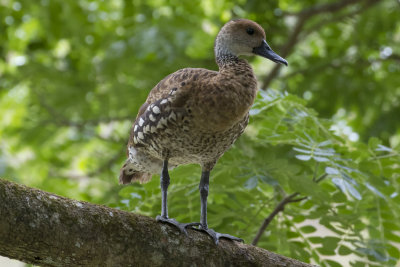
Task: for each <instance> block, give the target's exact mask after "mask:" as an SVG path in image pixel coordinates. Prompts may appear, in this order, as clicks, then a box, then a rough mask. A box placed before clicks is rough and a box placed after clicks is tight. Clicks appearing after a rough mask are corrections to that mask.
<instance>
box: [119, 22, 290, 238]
mask: <svg viewBox="0 0 400 267" xmlns="http://www.w3.org/2000/svg"><path fill="white" fill-rule="evenodd" d="M214 54H215V61H216V63H217V65H218V71H213V70H208V69H203V68H184V69H180V70H178V71H176V72H174V73H172V74H169V75H168V76H166V77H165V78H164V79H162V80H161V81H160V82H159V83H158V84H157V85H156V86H155V87H154V88H153V89H152V90H151V91H150V93H149V95H148V97H147V99H146V101H145V102H144V104H143V105H142V106H141V107H140V109H139V111H138V114H137V116H136V119H135V121H134V123H133V125H132V129H131V131H130V137H129V141H128V145H127V159H126V161H125V163H124V164H123V166H122V168H121V171H120V175H119V182H120V183H121V184H129V183H131V182H140V183H146V182H148V181H150V180H151V178H152V176H153V175H154V174H160V186H161V215H158V216H157V217H156V220H157V221H159V222H162V223H167V224H171V225H174V226H175V227H177V228H178V229H179V230H180V231H181V232H183V233H185V234H186V235H187V230H186V229H188V228H194V229H197V230H201V231H203V232H205V233H206V234H208V235H209V236H210V237H211V238H212V239H213V240H214V242H215V243H216V244H218V242H219V240H220V239H221V238H225V239H228V240H233V241H241V242H242V241H243V240H242V239H241V238H238V237H235V236H232V235H229V234H223V233H218V232H216V231H214V230H213V229H211V228H209V227H208V224H207V197H208V194H209V181H210V172H211V170H212V169H213V168H214V166H215V164H216V163H217V161H218V159H219V158H220V157H221V156H222V155H223V154H224V153H225V152H226V151H227V150H228V149H229V148H230V147H231V146H232V144H233V143H234V142H235V141H236V140H237V139H238V137H239V136H240V135H241V134H242V133H243V132H244V130H245V128H246V126H247V124H248V123H249V110H250V108H251V106H252V105H253V103H254V100H255V98H256V94H257V88H258V87H257V78H256V76H255V74H254V72H253V69H252V67H251V65H250V64H249V63H248V61H247V60H246V59H244V58H242V56H254V55H256V56H261V57H264V58H267V59H269V60H271V61H273V62H275V63H280V64H284V65H286V66H287V65H288V62H287V61H286V60H285V59H283V58H282V57H280V56H279V55H278V54H277V53H275V52H274V51H273V50H272V49H271V47H270V46H269V45H268V43H267V41H266V35H265V31H264V29H263V28H262V27H261V26H260V25H259V24H257V23H256V22H254V21H251V20H248V19H234V20H231V21H229V22H227V23H226V24H225V25H224V26H223V27H222V28H221V30H220V31H219V33H218V35H217V37H216V39H215V43H214ZM185 164H199V165H200V166H201V170H202V171H201V176H200V183H199V192H200V202H201V210H200V221H199V222H191V223H180V222H178V221H176V220H175V219H173V218H170V217H169V216H168V205H167V192H168V186H169V184H170V175H169V170H171V169H173V168H175V167H177V166H179V165H185Z"/></svg>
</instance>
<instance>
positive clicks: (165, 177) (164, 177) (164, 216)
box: [156, 160, 200, 235]
mask: <svg viewBox="0 0 400 267" xmlns="http://www.w3.org/2000/svg"><path fill="white" fill-rule="evenodd" d="M169 182H170V178H169V173H168V160H164V162H163V168H162V171H161V177H160V184H161V215H158V216H157V217H156V220H157V221H158V222H164V223H169V224H172V225H175V226H176V227H178V228H179V230H181V232H183V233H184V234H186V235H187V231H186V228H187V227H190V226H197V225H200V223H179V222H177V221H176V220H175V219H172V218H168V206H167V190H168V186H169Z"/></svg>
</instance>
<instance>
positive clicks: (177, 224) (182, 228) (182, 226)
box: [156, 215, 200, 236]
mask: <svg viewBox="0 0 400 267" xmlns="http://www.w3.org/2000/svg"><path fill="white" fill-rule="evenodd" d="M156 221H157V222H163V223H169V224H172V225H174V226H175V227H177V228H178V229H179V230H180V231H181V232H182V233H184V234H185V235H186V236H188V233H187V231H186V228H188V227H192V226H199V225H200V223H196V222H193V223H180V222H178V221H177V220H175V219H173V218H165V217H162V216H160V215H158V216H157V217H156Z"/></svg>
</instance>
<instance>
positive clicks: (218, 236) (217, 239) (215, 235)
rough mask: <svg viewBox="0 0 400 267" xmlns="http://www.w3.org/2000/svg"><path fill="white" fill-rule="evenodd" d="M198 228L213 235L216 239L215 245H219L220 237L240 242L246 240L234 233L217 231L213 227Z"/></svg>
mask: <svg viewBox="0 0 400 267" xmlns="http://www.w3.org/2000/svg"><path fill="white" fill-rule="evenodd" d="M198 230H200V231H203V232H206V233H207V234H208V235H209V236H211V238H212V239H213V240H214V243H215V245H218V243H219V239H220V238H226V239H230V240H232V241H238V242H244V241H243V239H241V238H239V237H236V236H233V235H228V234H221V233H218V232H215V231H214V230H213V229H209V228H207V229H204V228H201V227H200V228H198Z"/></svg>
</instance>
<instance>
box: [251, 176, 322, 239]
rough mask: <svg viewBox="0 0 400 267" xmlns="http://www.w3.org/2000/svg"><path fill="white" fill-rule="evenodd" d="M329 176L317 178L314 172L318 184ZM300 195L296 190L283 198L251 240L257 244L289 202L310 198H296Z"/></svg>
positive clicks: (314, 179)
mask: <svg viewBox="0 0 400 267" xmlns="http://www.w3.org/2000/svg"><path fill="white" fill-rule="evenodd" d="M327 176H328V174H327V173H324V174H322V175H320V176H319V177H318V178H315V177H316V176H315V174H314V177H313V181H314V182H315V183H317V184H318V183H319V182H321V181H322V180H324V179H325V178H326V177H327ZM298 195H300V193H299V192H294V193H293V194H291V195H288V196H286V197H285V198H284V199H282V200H281V201H280V202H279V203H278V205H276V207H275V209H274V210H273V211H272V212H271V213H270V214H269V215H268V217H267V218H265V220H264V222H263V224H262V225H261V227H260V228H259V229H258V232H257V234H256V236H255V237H254V239H253V241H252V242H251V244H252V245H254V246H255V245H257V243H258V241H259V240H260V238H261V236H262V234H263V233H264V231H265V229H267V227H268V225H269V224H270V223H271V222H272V220H273V219H274V218H275V216H276V215H278V213H279V212H282V211H284V209H285V206H286V205H287V204H289V203H294V202H300V201H303V200H306V199H307V198H308V196H304V197H299V198H295V197H297V196H298Z"/></svg>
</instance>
